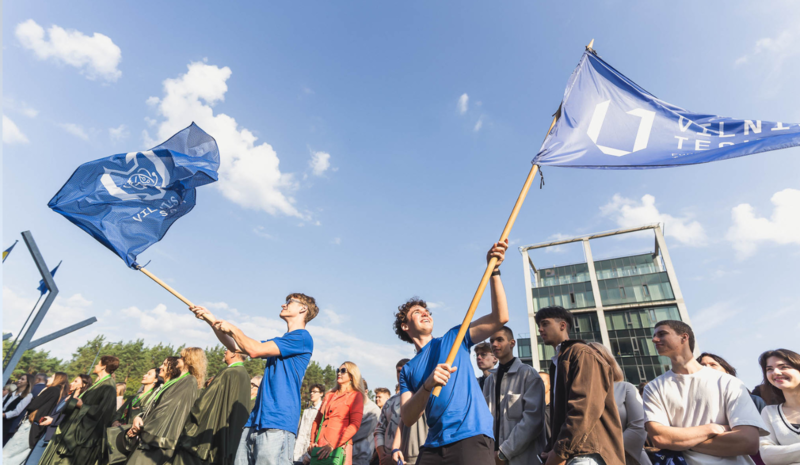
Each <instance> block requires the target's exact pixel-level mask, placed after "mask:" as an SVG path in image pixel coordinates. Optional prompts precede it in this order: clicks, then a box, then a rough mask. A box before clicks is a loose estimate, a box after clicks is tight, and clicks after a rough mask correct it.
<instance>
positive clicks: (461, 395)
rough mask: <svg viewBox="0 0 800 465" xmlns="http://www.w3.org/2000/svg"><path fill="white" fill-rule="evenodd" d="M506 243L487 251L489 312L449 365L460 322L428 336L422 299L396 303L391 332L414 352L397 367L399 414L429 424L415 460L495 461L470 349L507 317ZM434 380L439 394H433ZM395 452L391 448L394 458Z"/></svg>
mask: <svg viewBox="0 0 800 465" xmlns="http://www.w3.org/2000/svg"><path fill="white" fill-rule="evenodd" d="M506 249H508V242H507V241H503V242H496V243H494V244H493V245H492V247H491V249H490V250H489V252H488V253H487V254H486V260H487V261H491V259H493V258H494V259H496V260H497V262H496V265H495V269H494V271H493V272H492V275H491V278H490V281H489V282H490V284H491V288H492V290H491V295H492V298H491V302H492V312H491V313H490V314H488V315H484V316H482V317H480V318H477V319H475V320H474V321H472V323H471V324H470V326H469V330H468V331H467V332H466V335H465V336H464V339H463V341H462V342H461V344H460V345H459V346H458V352H457V355H456V359H455V363H454V364H453V365H452V366H450V365H448V364H447V363H446V361H447V356H448V354H449V352H450V348H451V347H452V346H453V343H454V342H455V340H456V338H457V335H458V333H459V330H460V325H459V326H455V327H453V328H451V329H450V330H449V331H447V332H446V333H445V334H444V336H442V337H437V338H435V337H433V334H432V333H433V317H432V316H431V312H430V311H429V310H428V306H427V303H426V302H425V301H424V300H421V299H419V298H417V297H414V298H412V299H410V300H408V301H407V302H406V303H404V304H403V305H401V306H400V307H398V311H397V313H396V314H395V321H394V331H395V333H396V334H397V336H398V337H399V338H400V340H402V341H404V342H407V343H409V344H414V347H415V348H416V349H417V355H416V356H415V357H414V358H413V359H411V361H410V362H408V363H407V364H406V365H405V366H404V367H403V369H402V371H401V372H400V393H401V394H400V396H401V397H400V399H401V407H400V416H401V418H402V420H403V424H405V425H406V426H408V427H411V426H413V425H415V424H416V422H417V420H419V418H420V417H421V416H422V414H423V412H424V413H425V415H426V417H427V421H428V426H429V427H430V429H429V430H428V436H427V439H426V440H425V444H424V445H423V446H422V448H421V449H420V452H419V456H418V457H417V462H416V464H417V465H433V464H435V465H450V464H452V465H471V464H475V465H478V464H480V465H484V464H492V463H495V453H494V450H495V447H494V435H493V431H492V430H493V424H494V420H493V418H492V414H491V413H490V412H489V407H488V405H487V404H486V399H484V397H483V393H482V392H481V389H480V386H479V385H478V380H477V378H475V374H474V372H473V369H472V360H470V353H469V351H470V348H472V346H473V345H474V344H475V343H476V342H480V341H483V340H485V339H486V338H488V337H489V336H491V335H492V334H494V333H496V332H497V331H499V330H500V329H501V328H502V327H503V325H505V324H506V323H508V302H507V301H506V293H505V290H504V289H503V282H502V281H501V280H500V265H501V264H502V263H503V259H504V258H505V253H506ZM439 386H441V387H442V390H441V392H440V394H439V396H438V397H434V396H432V395H431V393H432V392H433V390H434V389H435V388H436V387H439ZM400 454H401V451H393V453H392V455H393V459H394V460H397V459H399V458H400Z"/></svg>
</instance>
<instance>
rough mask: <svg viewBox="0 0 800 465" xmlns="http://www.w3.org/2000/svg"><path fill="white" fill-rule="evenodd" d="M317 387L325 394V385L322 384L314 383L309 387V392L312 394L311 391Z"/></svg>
mask: <svg viewBox="0 0 800 465" xmlns="http://www.w3.org/2000/svg"><path fill="white" fill-rule="evenodd" d="M314 388H317V389H318V390H319V393H320V394H325V386H323V385H321V384H312V385H311V387H310V388H308V393H309V394H311V391H312V390H314Z"/></svg>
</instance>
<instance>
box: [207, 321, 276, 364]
mask: <svg viewBox="0 0 800 465" xmlns="http://www.w3.org/2000/svg"><path fill="white" fill-rule="evenodd" d="M214 330H215V332H217V331H219V332H221V333H223V334H224V335H226V336H229V337H230V338H231V339H233V342H234V345H235V347H237V348H238V350H237V352H244V353H246V354H247V355H248V356H249V357H250V358H265V357H275V356H278V355H281V350H280V348H278V345H277V344H275V342H273V341H267V342H259V341H256V340H255V339H253V338H250V337H248V336H246V335H245V334H244V333H243V332H242V330H241V329H239V328H237V327H236V326H234V325H233V324H232V323H230V322H228V321H225V320H217V321H216V323H214ZM220 341H222V339H220ZM223 344H224V342H223ZM226 347H227V346H226ZM228 348H229V349H230V347H228ZM231 350H234V349H231Z"/></svg>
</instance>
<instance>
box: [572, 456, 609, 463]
mask: <svg viewBox="0 0 800 465" xmlns="http://www.w3.org/2000/svg"><path fill="white" fill-rule="evenodd" d="M567 465H606V462H605V460H603V457H600V454H591V455H579V456H577V457H572V458H571V459H569V460H567Z"/></svg>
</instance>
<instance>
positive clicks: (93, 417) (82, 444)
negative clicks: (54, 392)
mask: <svg viewBox="0 0 800 465" xmlns="http://www.w3.org/2000/svg"><path fill="white" fill-rule="evenodd" d="M117 368H119V359H118V358H117V357H112V356H111V355H104V356H102V357H100V361H99V362H98V363H97V365H96V366H95V367H94V371H93V373H94V374H95V375H97V381H95V382H94V384H92V385H91V386H90V387H89V388H88V389H86V390H84V391H83V393H82V394H80V396H78V397H77V398H72V399H70V400H69V402H68V403H67V405H66V406H65V407H64V411H65V415H66V418H65V419H64V421H63V422H62V423H61V425H60V426H59V427H58V429H57V430H56V434H55V436H53V439H52V440H50V444H48V446H47V449H46V450H45V451H44V455H43V456H42V460H41V461H40V462H39V464H40V465H96V464H104V463H105V462H106V461H107V453H106V427H108V426H109V425H110V424H111V418H112V417H113V416H114V412H115V411H116V409H117V386H116V382H115V381H114V379H113V378H112V377H111V375H112V374H113V373H114V372H115V371H116V370H117Z"/></svg>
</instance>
